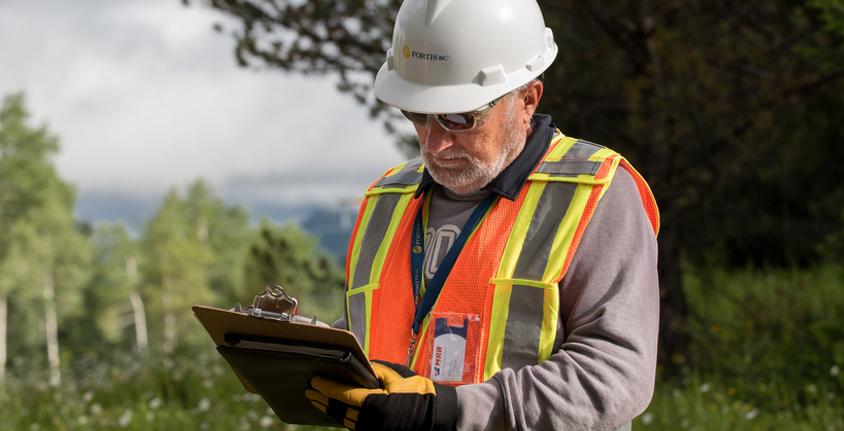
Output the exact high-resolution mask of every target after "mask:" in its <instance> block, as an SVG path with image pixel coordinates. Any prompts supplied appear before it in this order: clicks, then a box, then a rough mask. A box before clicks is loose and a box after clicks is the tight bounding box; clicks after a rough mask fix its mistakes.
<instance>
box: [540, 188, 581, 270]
mask: <svg viewBox="0 0 844 431" xmlns="http://www.w3.org/2000/svg"><path fill="white" fill-rule="evenodd" d="M591 194H592V186H591V185H588V184H582V185H578V186H577V188H576V189H575V191H574V196H572V199H571V203H570V204H569V207H568V209H567V210H566V215H565V216H564V217H563V220H562V221H561V222H560V226H559V227H558V228H557V233H556V234H555V235H554V245H552V246H551V255H550V256H549V257H548V263H547V264H546V265H545V273H544V274H543V276H542V281H545V282H553V281H555V280H556V278H557V276H558V275H559V273H560V269H561V268H562V266H563V264H564V263H565V260H566V256H567V255H568V252H569V249H570V248H571V245H572V241H573V240H574V234H575V232H576V231H577V225H578V224H580V219H581V218H582V216H583V211H584V209H585V208H586V202H588V201H589V196H590V195H591Z"/></svg>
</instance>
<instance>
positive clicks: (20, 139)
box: [0, 94, 343, 392]
mask: <svg viewBox="0 0 844 431" xmlns="http://www.w3.org/2000/svg"><path fill="white" fill-rule="evenodd" d="M30 123H31V121H30V120H29V114H28V113H27V111H26V108H25V106H24V98H23V96H22V95H20V94H16V95H11V96H9V97H6V98H5V99H4V100H3V101H2V105H1V106H0V225H2V226H3V232H2V234H0V388H2V387H3V385H4V380H5V377H6V370H7V369H9V370H12V372H13V373H16V374H26V373H27V372H31V371H33V370H46V373H45V376H46V379H45V382H47V383H49V385H51V386H59V385H60V384H61V383H62V370H63V369H67V368H69V367H71V365H72V364H75V363H79V362H84V361H86V360H87V361H111V360H116V359H117V358H122V357H125V356H129V357H135V358H136V359H137V361H136V362H138V363H145V362H146V360H148V359H150V357H151V356H152V357H154V358H163V357H172V356H173V355H175V354H176V353H177V351H179V350H181V351H187V352H192V351H194V350H196V349H197V346H201V347H199V350H200V351H202V350H207V351H212V350H213V349H209V348H208V347H210V346H209V345H208V340H207V339H206V338H207V335H205V334H204V332H203V331H202V329H201V327H200V326H199V325H198V324H197V322H196V321H195V319H194V317H193V316H192V314H191V312H190V307H191V305H193V304H209V305H218V306H231V305H233V304H235V303H236V302H241V303H244V304H249V303H251V300H252V297H253V296H254V295H255V294H256V293H258V292H259V291H260V290H261V289H263V286H264V285H265V284H266V283H267V282H276V283H279V284H281V285H282V286H287V289H288V291H289V292H290V293H291V294H293V295H294V296H297V297H299V298H300V299H301V300H302V307H301V309H302V311H301V312H302V313H304V314H309V315H316V316H318V317H321V318H323V319H326V320H329V321H330V320H332V319H335V318H337V317H339V316H340V313H341V304H342V286H343V275H342V272H341V271H340V269H339V266H338V264H337V263H336V262H335V259H334V258H333V257H330V256H328V255H327V254H325V253H323V252H322V251H320V250H319V249H318V247H317V244H316V240H315V239H314V238H312V237H310V236H308V235H307V234H305V233H304V231H302V230H301V229H299V228H298V227H296V226H295V225H285V226H276V225H274V224H272V223H270V222H269V221H262V222H261V223H260V224H259V225H257V226H256V225H254V224H253V223H251V222H250V216H249V214H248V213H247V211H246V210H245V209H243V208H241V207H236V206H230V205H227V204H226V203H225V202H223V201H222V200H221V199H220V198H218V197H216V196H215V195H214V193H213V191H212V190H210V188H209V187H208V186H207V185H206V184H205V183H203V182H202V181H196V182H194V183H193V184H191V185H190V186H188V187H187V189H186V190H185V191H184V192H183V193H180V192H178V191H176V190H173V191H171V192H169V193H168V194H167V195H166V197H165V198H164V200H163V202H162V204H161V206H160V207H159V208H158V210H157V211H156V213H155V215H154V216H153V217H152V219H151V220H150V221H149V222H148V223H147V225H146V227H145V229H144V230H143V232H141V233H140V234H139V236H138V237H137V238H135V237H133V235H130V233H129V232H128V231H127V230H126V228H125V227H124V226H123V225H119V224H117V225H97V226H91V225H89V224H87V223H85V222H82V221H78V220H75V219H74V190H73V186H72V185H71V184H68V183H67V182H65V181H64V180H62V179H61V178H60V177H59V176H58V174H57V172H56V169H55V167H54V166H53V163H52V156H54V155H55V154H56V152H57V151H58V149H59V144H58V138H57V137H56V136H54V135H52V134H51V133H50V131H49V130H48V128H47V126H46V125H42V126H33V125H32V124H30ZM63 362H64V363H63ZM0 392H1V391H0Z"/></svg>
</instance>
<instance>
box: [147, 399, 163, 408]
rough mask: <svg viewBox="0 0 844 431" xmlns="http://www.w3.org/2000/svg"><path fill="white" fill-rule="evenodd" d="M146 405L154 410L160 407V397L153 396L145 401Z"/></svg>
mask: <svg viewBox="0 0 844 431" xmlns="http://www.w3.org/2000/svg"><path fill="white" fill-rule="evenodd" d="M147 405H149V408H150V409H152V410H155V409H157V408H159V407H161V398H158V397H155V398H153V399H151V400H149V403H147Z"/></svg>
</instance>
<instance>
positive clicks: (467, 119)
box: [401, 97, 501, 132]
mask: <svg viewBox="0 0 844 431" xmlns="http://www.w3.org/2000/svg"><path fill="white" fill-rule="evenodd" d="M499 100H501V98H500V97H499V98H498V99H495V100H493V101H492V102H489V103H487V104H486V106H483V107H481V108H478V109H476V110H474V111H471V112H461V113H456V114H420V113H418V112H410V111H404V110H402V111H401V113H402V115H404V116H405V118H407V119H408V120H410V121H411V122H413V123H414V124H416V125H418V126H423V127H424V126H425V125H427V124H428V116H429V115H433V116H434V118H436V119H437V123H439V125H440V127H442V128H443V129H445V130H447V131H449V132H466V131H469V130H472V129H474V128H475V127H478V126H480V125H481V124H483V120H484V117H485V116H486V115H487V114H488V113H489V111H490V110H491V109H492V108H493V107H494V106H495V104H496V103H498V101H499Z"/></svg>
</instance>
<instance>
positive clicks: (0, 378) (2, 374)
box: [0, 295, 7, 392]
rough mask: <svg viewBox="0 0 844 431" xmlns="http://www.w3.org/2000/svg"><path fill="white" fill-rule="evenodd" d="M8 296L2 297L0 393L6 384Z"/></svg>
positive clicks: (0, 310)
mask: <svg viewBox="0 0 844 431" xmlns="http://www.w3.org/2000/svg"><path fill="white" fill-rule="evenodd" d="M6 304H7V302H6V295H0V392H2V388H3V386H4V383H5V382H6V321H7V318H6V316H7V315H6V311H7V305H6Z"/></svg>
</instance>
